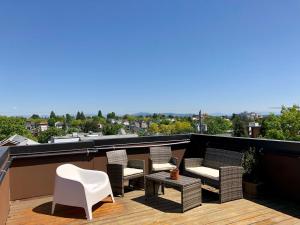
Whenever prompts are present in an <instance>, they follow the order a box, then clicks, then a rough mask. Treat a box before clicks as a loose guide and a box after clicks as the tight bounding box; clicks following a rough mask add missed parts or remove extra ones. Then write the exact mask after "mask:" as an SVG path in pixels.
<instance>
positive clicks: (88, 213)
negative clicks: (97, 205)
mask: <svg viewBox="0 0 300 225" xmlns="http://www.w3.org/2000/svg"><path fill="white" fill-rule="evenodd" d="M84 211H85V215H86V218H87V219H88V220H92V219H93V213H92V207H89V206H86V207H85V208H84Z"/></svg>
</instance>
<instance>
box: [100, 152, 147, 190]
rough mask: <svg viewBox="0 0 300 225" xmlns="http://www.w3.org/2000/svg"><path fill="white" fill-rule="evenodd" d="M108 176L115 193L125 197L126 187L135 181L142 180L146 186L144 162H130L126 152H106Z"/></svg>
mask: <svg viewBox="0 0 300 225" xmlns="http://www.w3.org/2000/svg"><path fill="white" fill-rule="evenodd" d="M106 156H107V162H108V163H107V174H108V176H109V179H110V183H111V187H112V190H113V192H114V193H116V194H119V195H121V196H124V186H125V184H127V183H128V184H129V181H131V180H133V179H140V182H139V183H140V184H141V185H142V186H144V172H145V161H144V160H128V158H127V154H126V150H116V151H109V152H106Z"/></svg>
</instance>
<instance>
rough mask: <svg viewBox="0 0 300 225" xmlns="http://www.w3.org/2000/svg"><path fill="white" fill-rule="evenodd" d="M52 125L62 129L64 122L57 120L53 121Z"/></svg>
mask: <svg viewBox="0 0 300 225" xmlns="http://www.w3.org/2000/svg"><path fill="white" fill-rule="evenodd" d="M54 126H55V127H56V128H58V129H63V127H64V123H63V122H60V121H58V122H55V124H54Z"/></svg>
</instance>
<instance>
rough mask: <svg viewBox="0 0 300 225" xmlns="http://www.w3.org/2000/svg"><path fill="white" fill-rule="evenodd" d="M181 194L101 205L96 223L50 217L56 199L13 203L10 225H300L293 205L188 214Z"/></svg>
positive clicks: (234, 205) (59, 212) (74, 212)
mask: <svg viewBox="0 0 300 225" xmlns="http://www.w3.org/2000/svg"><path fill="white" fill-rule="evenodd" d="M179 202H180V193H179V192H177V191H175V190H173V189H170V188H166V194H165V195H164V196H161V197H160V198H159V200H151V201H149V202H145V198H144V192H143V191H142V190H136V191H131V192H128V193H126V194H125V197H123V198H121V197H116V203H111V202H110V199H107V200H106V201H105V202H103V203H102V202H101V203H100V204H98V205H96V206H95V207H94V208H93V209H94V210H93V217H94V219H93V220H92V221H87V220H86V219H85V213H84V210H83V209H81V208H75V207H69V206H61V205H58V206H57V209H56V211H55V214H54V215H51V214H50V211H51V204H52V198H51V197H41V198H35V199H29V200H22V201H14V202H11V209H10V213H9V217H8V220H7V225H21V224H22V225H36V224H39V225H43V224H53V225H62V224H70V225H82V224H88V225H92V224H120V225H126V224H139V225H140V224H145V225H157V224H174V225H175V224H261V225H265V224H300V220H299V218H300V206H298V205H296V204H292V203H289V202H282V201H274V200H272V201H268V200H260V201H254V200H247V199H241V200H236V201H232V202H227V203H224V204H219V203H218V202H217V201H216V199H209V200H206V199H205V200H204V203H203V205H202V206H199V207H196V208H194V209H191V210H189V211H187V212H185V213H181V212H180V208H179Z"/></svg>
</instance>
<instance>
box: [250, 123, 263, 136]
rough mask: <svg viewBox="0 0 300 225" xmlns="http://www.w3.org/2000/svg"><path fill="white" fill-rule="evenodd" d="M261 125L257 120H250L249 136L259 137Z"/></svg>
mask: <svg viewBox="0 0 300 225" xmlns="http://www.w3.org/2000/svg"><path fill="white" fill-rule="evenodd" d="M260 130H261V125H260V124H259V123H256V122H250V123H249V125H248V134H249V137H252V138H257V137H259V135H260Z"/></svg>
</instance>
